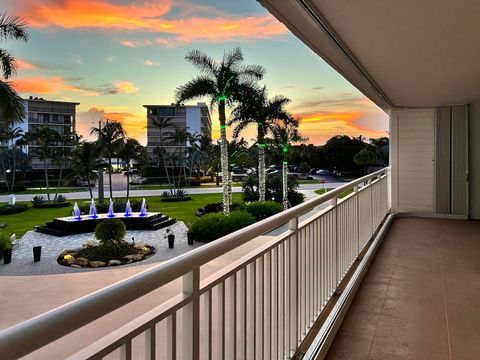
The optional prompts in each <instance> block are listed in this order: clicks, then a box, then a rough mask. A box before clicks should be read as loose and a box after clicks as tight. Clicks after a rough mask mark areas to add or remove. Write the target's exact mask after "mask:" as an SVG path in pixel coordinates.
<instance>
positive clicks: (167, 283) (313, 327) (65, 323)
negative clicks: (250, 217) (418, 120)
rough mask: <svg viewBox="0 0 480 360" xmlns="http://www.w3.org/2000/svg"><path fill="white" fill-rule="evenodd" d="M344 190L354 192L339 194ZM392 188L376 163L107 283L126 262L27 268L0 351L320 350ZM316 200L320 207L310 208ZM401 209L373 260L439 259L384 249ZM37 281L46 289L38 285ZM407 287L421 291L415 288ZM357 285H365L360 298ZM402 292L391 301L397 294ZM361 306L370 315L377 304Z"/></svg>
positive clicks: (264, 354)
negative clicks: (86, 269) (109, 266)
mask: <svg viewBox="0 0 480 360" xmlns="http://www.w3.org/2000/svg"><path fill="white" fill-rule="evenodd" d="M346 190H353V192H352V193H351V194H350V195H348V196H346V197H345V198H342V199H339V198H338V196H339V195H340V194H342V193H343V192H344V191H346ZM388 193H389V169H383V170H380V171H378V172H376V173H374V174H371V175H369V176H366V177H364V178H361V179H358V180H356V181H353V182H351V183H348V184H346V185H344V186H342V187H340V188H337V189H335V190H332V191H330V192H328V193H327V194H325V195H322V196H320V197H317V198H315V199H312V200H310V201H307V202H306V203H304V204H301V205H299V206H297V207H294V208H292V209H289V210H287V211H285V212H283V213H281V214H277V215H275V216H274V217H271V218H269V219H266V220H264V221H261V222H258V223H256V224H254V225H251V226H249V227H247V228H245V229H242V230H240V231H237V232H235V233H233V234H230V235H227V236H225V237H223V238H221V239H219V240H217V241H215V242H213V243H210V244H208V245H205V246H203V247H200V248H198V249H196V250H193V251H191V252H189V253H187V254H184V255H182V256H179V257H177V258H175V259H172V260H170V261H167V262H165V263H162V264H159V265H156V266H154V267H148V266H146V267H143V268H142V269H146V270H145V271H143V272H138V271H139V269H138V268H136V269H135V268H133V269H129V270H128V271H127V273H128V274H129V275H132V276H131V277H130V278H128V279H125V280H121V281H120V282H118V283H115V284H113V285H110V284H111V282H112V281H115V280H117V279H121V278H122V275H123V276H125V273H124V272H122V273H117V272H116V271H117V270H108V271H100V272H97V273H95V278H94V280H93V281H92V279H93V278H92V277H91V276H88V273H86V274H75V276H74V275H68V276H64V275H63V276H56V277H42V278H41V279H39V280H38V281H36V280H35V279H23V280H22V281H23V285H22V286H23V289H24V291H25V289H26V288H28V289H29V295H30V294H31V296H30V298H31V300H30V303H29V304H22V305H21V306H22V309H23V311H25V312H24V313H22V314H26V315H24V319H22V320H26V319H27V318H28V317H31V316H35V315H38V316H37V317H35V318H33V319H31V320H27V321H25V322H23V323H20V324H18V322H19V319H18V313H16V312H12V314H9V315H7V316H6V320H4V324H2V327H7V326H11V325H13V326H11V327H9V328H6V329H4V330H2V331H0V353H1V354H2V359H14V358H18V357H20V356H24V355H28V354H30V355H29V356H30V357H31V358H66V357H68V356H70V359H100V358H109V359H110V358H121V359H132V358H134V359H138V358H145V359H155V358H168V359H177V358H182V359H199V358H202V359H203V358H205V359H207V358H216V359H223V358H239V359H254V358H265V359H270V358H272V359H283V358H298V357H299V355H301V354H303V353H306V355H305V356H306V358H315V357H317V356H319V355H320V356H324V355H325V354H326V351H327V350H328V345H329V344H330V343H331V341H332V339H333V337H334V336H335V333H336V330H337V329H338V327H339V326H340V323H341V321H338V320H339V319H340V320H341V318H342V317H343V316H344V314H345V312H346V310H347V309H348V304H349V303H350V302H351V301H352V299H353V296H354V295H355V292H356V288H357V287H358V286H359V283H360V281H361V279H362V277H363V274H364V273H365V272H366V270H367V268H368V265H369V263H370V261H371V259H372V258H373V256H374V254H375V252H376V249H377V248H378V246H379V244H380V242H381V239H382V237H383V234H384V233H385V230H386V229H387V228H388V225H389V224H390V223H391V222H392V215H389V216H387V217H386V215H387V212H388V209H389V200H388V198H389V196H388ZM319 205H323V207H324V208H323V209H321V210H315V209H318V207H319ZM406 221H409V220H408V219H399V220H396V222H395V224H394V227H393V230H392V233H391V234H389V235H388V238H387V245H386V247H384V248H382V250H381V256H380V257H379V258H378V259H380V260H378V262H380V263H381V259H382V258H383V256H384V255H383V254H384V253H387V254H388V253H391V254H392V255H391V256H393V257H394V259H395V260H396V259H397V258H396V257H395V256H396V255H397V253H398V254H400V253H402V251H403V253H404V254H407V255H408V254H415V257H412V261H413V259H417V260H418V261H419V266H428V265H430V266H432V267H435V264H430V263H429V262H426V261H422V259H421V254H417V252H416V251H415V250H414V249H415V248H414V247H413V246H412V247H411V249H410V250H409V251H410V252H408V251H407V250H403V248H401V247H400V250H401V251H400V250H397V253H396V252H395V251H394V250H395V249H398V248H399V247H398V246H396V247H395V246H394V247H393V249H394V250H388V249H389V244H390V243H392V238H393V237H394V236H395V234H396V232H397V231H398V230H397V229H398V228H399V224H400V225H401V224H402V222H406ZM420 221H428V220H420ZM404 228H407V230H406V231H407V234H409V235H410V234H411V232H410V231H412V230H415V229H418V227H412V226H409V225H408V223H407V225H406V226H404ZM410 228H411V229H410ZM274 229H277V231H275V232H272V230H274ZM278 229H280V230H281V231H279V230H278ZM378 229H380V231H378ZM408 229H410V230H408ZM273 234H276V235H273ZM419 234H421V235H422V239H423V240H422V242H421V243H422V244H424V252H425V254H424V255H425V256H426V257H428V256H430V257H433V256H434V255H432V254H431V253H430V254H429V252H428V249H429V247H428V246H431V243H429V242H428V239H430V238H429V237H427V236H426V235H425V232H424V231H423V230H422V229H421V227H420V230H419ZM404 237H405V236H404ZM412 240H413V239H411V238H408V236H407V237H406V240H403V241H406V244H407V245H408V244H412V243H414V241H412ZM393 242H395V241H393ZM415 246H418V247H420V245H415ZM472 246H473V244H472ZM385 249H386V250H385ZM430 250H431V249H430ZM396 261H398V260H396ZM375 264H376V263H375ZM376 266H377V265H374V267H373V269H374V270H373V271H378V270H376V269H378V266H377V267H376ZM385 266H386V265H385ZM380 271H383V270H382V269H381V268H380ZM368 276H372V275H371V272H370V273H369V275H368ZM415 279H416V280H421V279H422V277H421V276H416V277H415ZM400 280H403V281H405V279H404V278H403V279H400ZM12 284H13V283H12ZM368 284H369V282H368V278H367V281H366V285H367V286H368ZM108 285H110V286H108ZM404 285H405V284H404ZM25 286H26V288H25ZM45 289H48V290H49V294H50V295H49V297H50V298H45V297H42V294H44V293H45ZM412 289H418V291H419V293H420V295H421V292H420V290H421V289H423V288H422V287H421V286H418V287H416V286H414V285H412ZM426 290H428V291H429V290H430V289H426ZM16 291H17V290H15V289H12V292H13V293H14V294H15V292H16ZM18 291H20V290H18ZM92 291H94V292H93V293H91V292H92ZM379 291H380V290H379ZM428 291H427V292H428ZM363 292H364V291H363V287H362V288H361V292H360V296H359V298H358V299H360V300H358V301H361V299H362V296H361V294H362V293H363ZM89 293H91V294H89ZM369 293H370V292H369ZM17 294H18V295H19V296H21V294H20V293H17ZM52 294H53V295H52ZM398 294H399V295H398V299H400V300H397V301H403V300H402V299H404V297H402V296H403V295H402V294H400V292H399V293H398ZM84 295H85V296H84ZM420 295H418V296H420ZM81 296H83V297H81ZM364 296H365V295H364ZM79 297H80V298H79ZM9 299H10V302H7V306H8V307H14V306H15V303H16V302H15V296H12V297H9ZM75 299H76V300H75ZM437 300H438V299H437ZM69 301H72V302H69ZM65 303H67V304H66V305H62V304H65ZM356 303H357V302H355V304H356ZM367 305H368V304H367ZM393 305H394V304H393V303H392V306H393ZM401 305H402V306H403V304H401ZM56 306H59V307H56ZM356 307H358V306H356V305H354V307H353V310H352V311H351V312H350V313H349V315H348V316H347V320H346V321H347V322H346V323H345V324H348V319H349V318H350V317H352V316H355V315H352V314H355V309H356ZM376 310H378V308H377V307H374V308H373V309H372V311H376ZM45 311H48V312H46V313H43V312H45ZM42 313H43V314H42ZM15 314H17V315H16V316H17V318H15ZM361 315H363V316H366V317H367V318H368V319H370V318H372V319H373V318H374V313H372V315H370V314H364V313H361ZM16 323H17V325H14V324H16ZM354 323H356V321H354ZM364 323H365V324H369V323H370V322H369V321H364ZM430 323H431V322H430ZM423 325H424V326H427V325H425V324H423ZM432 325H434V324H432ZM365 326H367V325H365ZM353 329H360V330H361V329H362V327H361V326H359V325H358V324H357V327H352V330H348V327H347V329H346V330H344V329H343V328H342V329H341V330H340V332H339V336H338V338H337V340H336V342H335V343H334V345H333V347H332V349H331V351H330V354H329V356H330V357H332V358H335V352H336V351H338V350H336V349H338V345H337V344H338V343H339V342H341V341H342V338H343V337H345V336H348V335H349V331H353ZM370 335H371V336H374V335H375V334H374V335H372V334H370ZM365 336H366V335H364V337H365ZM372 341H373V340H372ZM341 349H343V346H340V350H341ZM340 355H341V354H340ZM350 355H351V353H350Z"/></svg>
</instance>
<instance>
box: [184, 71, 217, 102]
mask: <svg viewBox="0 0 480 360" xmlns="http://www.w3.org/2000/svg"><path fill="white" fill-rule="evenodd" d="M217 95H218V91H217V88H216V86H215V82H214V81H213V80H211V79H210V78H208V77H206V76H198V77H196V78H195V79H193V80H190V81H189V82H187V83H186V84H184V85H182V86H179V87H177V89H176V90H175V99H176V102H177V103H182V102H184V101H186V100H193V99H197V98H201V97H205V96H209V97H211V98H214V97H217Z"/></svg>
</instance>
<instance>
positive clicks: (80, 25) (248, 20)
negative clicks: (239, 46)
mask: <svg viewBox="0 0 480 360" xmlns="http://www.w3.org/2000/svg"><path fill="white" fill-rule="evenodd" d="M182 6H183V7H185V8H186V9H182V10H184V12H185V11H186V10H188V9H187V8H188V4H186V5H183V4H181V3H178V4H174V3H173V2H172V1H169V0H162V1H157V2H152V1H149V2H148V1H147V2H144V3H133V4H115V3H113V2H112V1H111V0H110V1H109V0H55V1H53V0H51V1H44V2H42V3H39V2H38V1H36V0H35V1H33V0H27V1H23V2H22V3H21V8H20V9H19V11H21V14H22V17H23V18H25V20H26V21H27V22H28V23H29V25H31V26H33V27H39V28H43V27H49V26H58V27H61V28H65V29H88V28H93V29H104V30H107V29H108V30H119V31H126V30H129V31H143V32H152V33H165V34H170V35H172V36H174V38H173V39H171V38H157V39H156V40H154V42H155V43H157V44H160V45H163V46H169V47H171V46H175V45H176V44H182V43H190V42H192V41H195V40H206V41H216V42H218V41H229V40H238V39H239V38H241V39H265V38H270V37H272V36H276V35H280V34H283V33H286V32H287V29H286V28H285V27H284V26H283V24H281V23H280V22H279V21H277V20H276V19H275V18H274V17H272V16H270V15H252V16H246V17H233V16H231V15H230V14H219V11H215V10H214V9H212V11H210V13H212V14H215V17H213V18H207V17H187V16H181V17H179V18H178V19H171V18H169V19H163V18H162V17H163V16H164V15H166V14H167V13H169V11H170V10H172V9H176V8H178V7H182ZM121 43H122V44H123V45H124V46H128V47H137V46H141V45H150V44H153V42H151V41H147V42H138V41H132V40H128V39H127V40H124V41H122V42H121Z"/></svg>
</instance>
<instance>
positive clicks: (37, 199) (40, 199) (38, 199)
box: [32, 195, 47, 204]
mask: <svg viewBox="0 0 480 360" xmlns="http://www.w3.org/2000/svg"><path fill="white" fill-rule="evenodd" d="M32 202H33V203H34V204H43V203H46V202H47V198H46V197H45V196H43V195H35V196H34V197H33V199H32Z"/></svg>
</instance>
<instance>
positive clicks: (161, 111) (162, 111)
mask: <svg viewBox="0 0 480 360" xmlns="http://www.w3.org/2000/svg"><path fill="white" fill-rule="evenodd" d="M143 107H145V108H146V109H147V151H148V155H149V156H150V157H153V156H154V150H155V148H157V147H161V148H164V149H165V150H166V152H167V153H172V152H174V151H175V149H176V148H177V147H178V145H177V144H174V143H172V142H171V141H169V140H168V135H169V134H170V133H172V132H173V131H174V129H175V127H179V128H182V129H185V130H187V131H188V132H189V133H191V134H199V135H202V136H206V137H208V138H211V137H212V119H211V118H210V111H209V110H208V106H207V104H205V103H197V105H180V106H175V105H174V104H171V105H143ZM161 119H171V121H170V122H171V126H170V127H168V128H165V129H159V128H158V127H156V126H155V125H154V122H155V121H157V120H161ZM188 145H189V144H188V143H187V144H185V146H188Z"/></svg>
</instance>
